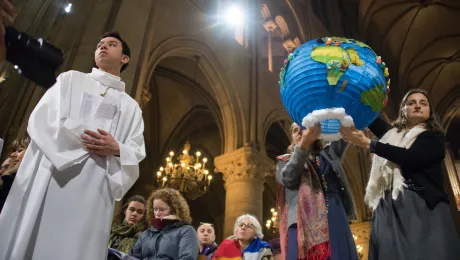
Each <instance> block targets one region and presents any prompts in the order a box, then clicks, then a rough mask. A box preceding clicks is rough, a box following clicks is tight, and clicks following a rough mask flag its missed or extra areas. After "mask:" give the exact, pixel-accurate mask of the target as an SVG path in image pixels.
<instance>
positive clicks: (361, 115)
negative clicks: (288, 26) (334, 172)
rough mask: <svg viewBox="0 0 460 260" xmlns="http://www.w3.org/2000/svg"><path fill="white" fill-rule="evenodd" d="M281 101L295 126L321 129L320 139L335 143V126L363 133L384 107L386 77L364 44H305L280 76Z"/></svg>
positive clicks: (335, 39) (323, 41)
mask: <svg viewBox="0 0 460 260" xmlns="http://www.w3.org/2000/svg"><path fill="white" fill-rule="evenodd" d="M279 83H280V93H281V100H282V102H283V105H284V107H285V108H286V110H287V112H288V113H289V115H290V116H291V118H292V119H293V120H294V122H296V123H297V124H298V125H299V126H303V127H311V126H313V125H314V124H316V123H318V122H319V123H320V124H321V132H322V134H321V137H320V138H322V139H324V140H328V141H333V140H338V139H340V138H341V135H340V126H341V125H344V126H353V125H354V126H355V127H356V128H358V129H361V130H362V129H364V128H366V127H367V126H368V125H369V124H370V123H371V122H372V121H374V119H375V118H376V117H377V116H378V114H379V113H380V110H381V109H382V108H383V107H384V106H385V105H386V103H387V101H388V93H389V84H390V80H389V73H388V68H387V67H386V65H385V63H384V62H382V60H381V58H380V56H377V55H376V54H375V53H374V51H373V50H372V49H371V48H370V47H369V46H367V45H366V44H364V43H362V42H359V41H356V40H352V39H347V38H339V37H329V38H320V39H316V40H311V41H309V42H307V43H305V44H303V45H302V46H300V47H299V48H298V49H297V50H295V51H294V52H293V53H291V54H289V57H288V59H287V60H286V61H285V62H284V66H283V68H282V69H281V73H280V82H279Z"/></svg>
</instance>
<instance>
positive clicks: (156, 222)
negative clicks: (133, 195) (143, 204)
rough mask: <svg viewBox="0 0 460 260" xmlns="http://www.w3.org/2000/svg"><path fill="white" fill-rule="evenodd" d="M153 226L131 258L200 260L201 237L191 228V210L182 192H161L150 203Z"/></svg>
mask: <svg viewBox="0 0 460 260" xmlns="http://www.w3.org/2000/svg"><path fill="white" fill-rule="evenodd" d="M147 217H148V219H149V220H150V224H151V227H150V228H149V229H148V230H147V231H145V232H143V233H142V235H141V237H140V238H139V240H137V242H136V244H135V245H134V247H133V249H132V250H131V251H130V252H129V255H131V256H134V257H136V258H138V259H143V260H149V259H172V260H176V259H177V260H178V259H180V260H196V259H197V257H198V249H199V247H198V236H197V233H196V231H195V229H194V228H193V227H192V226H191V225H190V224H191V223H192V218H191V217H190V209H189V206H188V204H187V201H185V199H184V198H183V197H182V195H181V194H180V193H179V191H177V190H174V189H169V188H166V189H160V190H157V191H155V192H153V193H152V195H150V198H149V199H148V201H147Z"/></svg>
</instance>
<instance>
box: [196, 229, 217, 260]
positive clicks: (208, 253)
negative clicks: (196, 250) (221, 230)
mask: <svg viewBox="0 0 460 260" xmlns="http://www.w3.org/2000/svg"><path fill="white" fill-rule="evenodd" d="M196 231H197V233H198V242H200V255H199V256H198V260H211V259H212V257H213V256H214V253H215V252H216V250H217V244H216V242H214V241H215V240H216V232H215V231H214V226H213V224H211V223H200V226H199V227H198V228H197V230H196Z"/></svg>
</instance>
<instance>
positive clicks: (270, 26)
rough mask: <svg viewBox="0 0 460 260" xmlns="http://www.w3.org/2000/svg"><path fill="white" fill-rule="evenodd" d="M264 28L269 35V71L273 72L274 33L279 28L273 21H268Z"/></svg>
mask: <svg viewBox="0 0 460 260" xmlns="http://www.w3.org/2000/svg"><path fill="white" fill-rule="evenodd" d="M264 28H265V30H266V31H267V33H268V71H273V53H272V33H273V32H274V31H275V30H276V28H278V26H277V25H276V23H275V22H274V21H273V20H268V21H266V22H265V23H264Z"/></svg>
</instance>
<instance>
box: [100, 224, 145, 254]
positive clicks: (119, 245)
mask: <svg viewBox="0 0 460 260" xmlns="http://www.w3.org/2000/svg"><path fill="white" fill-rule="evenodd" d="M146 229H147V225H146V224H145V223H144V221H142V220H141V221H140V222H138V223H137V224H135V225H131V226H130V225H127V223H126V220H123V221H121V220H120V218H119V217H117V218H115V219H114V221H113V223H112V230H111V232H110V240H109V248H114V249H117V250H118V251H121V252H124V253H128V252H129V251H130V250H131V248H132V247H133V246H134V244H135V243H136V241H137V239H138V238H139V236H140V235H141V233H142V232H143V231H145V230H146Z"/></svg>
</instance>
